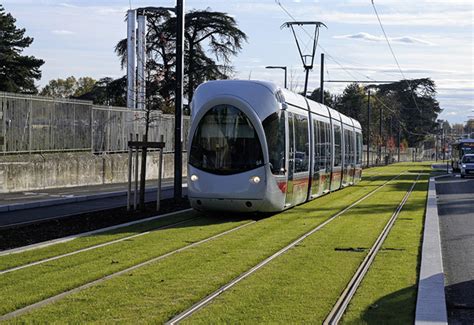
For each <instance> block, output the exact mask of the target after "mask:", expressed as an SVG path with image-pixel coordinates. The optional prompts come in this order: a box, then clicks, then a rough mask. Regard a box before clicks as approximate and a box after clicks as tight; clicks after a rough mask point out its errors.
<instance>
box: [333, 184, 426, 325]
mask: <svg viewBox="0 0 474 325" xmlns="http://www.w3.org/2000/svg"><path fill="white" fill-rule="evenodd" d="M427 190H428V177H427V176H424V177H423V179H422V180H420V182H419V184H417V185H416V187H415V191H414V193H413V194H412V195H411V196H410V198H409V199H408V202H407V206H408V209H404V210H402V212H401V213H400V215H399V217H398V219H397V221H396V222H395V224H394V226H393V228H392V231H391V232H390V234H389V235H388V237H387V239H386V241H385V243H384V244H383V246H382V249H381V251H380V252H379V253H378V254H377V256H376V257H375V260H374V263H373V264H372V266H371V268H370V270H369V272H368V273H367V275H366V277H365V278H364V280H363V281H362V283H361V286H360V287H359V289H358V290H357V292H356V295H355V296H354V298H353V299H352V301H351V303H350V304H349V308H348V309H347V311H346V313H345V315H344V317H343V319H342V323H344V324H380V323H384V324H401V323H402V324H413V323H414V316H415V306H416V292H417V287H416V285H417V279H418V272H419V267H418V265H419V258H420V248H421V242H422V231H423V220H424V214H425V206H426V192H427Z"/></svg>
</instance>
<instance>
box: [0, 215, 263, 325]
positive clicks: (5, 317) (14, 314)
mask: <svg viewBox="0 0 474 325" xmlns="http://www.w3.org/2000/svg"><path fill="white" fill-rule="evenodd" d="M256 222H257V221H255V220H253V221H250V222H247V223H245V224H243V225H240V226H237V227H235V228H232V229H229V230H226V231H224V232H221V233H219V234H216V235H213V236H211V237H208V238H205V239H202V240H200V241H197V242H195V243H192V244H189V245H186V246H184V247H181V248H178V249H176V250H173V251H171V252H168V253H166V254H163V255H160V256H157V257H155V258H152V259H150V260H148V261H145V262H142V263H139V264H136V265H134V266H131V267H128V268H126V269H124V270H121V271H118V272H115V273H112V274H109V275H107V276H104V277H102V278H100V279H97V280H94V281H91V282H88V283H86V284H83V285H81V286H79V287H76V288H74V289H71V290H68V291H64V292H62V293H60V294H57V295H55V296H52V297H49V298H46V299H44V300H41V301H38V302H36V303H33V304H31V305H28V306H25V307H23V308H20V309H17V310H15V311H12V312H9V313H7V314H4V315H1V316H0V322H2V321H7V320H10V319H12V318H14V317H18V316H21V315H23V314H25V313H27V312H30V311H32V310H34V309H37V308H40V307H43V306H45V305H48V304H51V303H53V302H55V301H58V300H60V299H62V298H64V297H66V296H69V295H71V294H74V293H77V292H80V291H82V290H84V289H87V288H90V287H92V286H95V285H97V284H99V283H102V282H104V281H106V280H110V279H112V278H115V277H117V276H120V275H122V274H125V273H128V272H130V271H133V270H136V269H138V268H141V267H144V266H147V265H149V264H152V263H155V262H158V261H160V260H163V259H165V258H167V257H170V256H172V255H174V254H177V253H180V252H183V251H185V250H187V249H189V248H193V247H196V246H198V245H201V244H204V243H207V242H209V241H211V240H214V239H217V238H219V237H222V236H224V235H227V234H229V233H232V232H234V231H237V230H240V229H242V228H244V227H247V226H250V225H252V224H254V223H256Z"/></svg>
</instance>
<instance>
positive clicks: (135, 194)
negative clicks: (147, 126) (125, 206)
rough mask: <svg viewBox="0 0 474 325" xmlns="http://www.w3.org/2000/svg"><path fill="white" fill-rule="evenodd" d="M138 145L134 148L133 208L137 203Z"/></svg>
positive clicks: (135, 207)
mask: <svg viewBox="0 0 474 325" xmlns="http://www.w3.org/2000/svg"><path fill="white" fill-rule="evenodd" d="M135 137H136V140H137V142H138V141H139V138H138V133H137V134H136V135H135ZM139 151H140V150H138V147H136V148H135V191H134V192H133V209H134V210H136V209H137V203H138V152H139Z"/></svg>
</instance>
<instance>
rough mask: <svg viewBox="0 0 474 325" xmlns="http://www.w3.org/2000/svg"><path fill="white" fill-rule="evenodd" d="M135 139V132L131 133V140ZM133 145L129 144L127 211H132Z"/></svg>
mask: <svg viewBox="0 0 474 325" xmlns="http://www.w3.org/2000/svg"><path fill="white" fill-rule="evenodd" d="M132 140H133V134H132V133H130V141H132ZM132 163H133V160H132V146H128V189H127V211H130V205H131V202H130V201H131V198H132Z"/></svg>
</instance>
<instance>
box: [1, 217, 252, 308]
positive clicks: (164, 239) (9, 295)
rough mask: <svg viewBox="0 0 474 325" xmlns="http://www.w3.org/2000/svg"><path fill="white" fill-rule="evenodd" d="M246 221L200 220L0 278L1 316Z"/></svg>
mask: <svg viewBox="0 0 474 325" xmlns="http://www.w3.org/2000/svg"><path fill="white" fill-rule="evenodd" d="M245 222H248V220H246V221H238V222H233V221H232V222H229V221H226V220H222V222H216V220H215V219H214V218H204V217H203V218H199V219H197V220H193V221H189V222H188V223H184V224H182V225H180V226H179V227H178V228H169V229H163V230H159V231H156V232H151V233H149V234H146V235H143V236H141V237H137V238H134V239H130V240H126V241H123V242H120V243H117V244H114V245H110V246H106V247H101V248H98V249H95V250H93V251H88V252H84V253H81V254H77V255H73V256H68V257H65V258H62V259H60V260H55V261H51V262H46V263H44V264H40V265H36V266H32V267H29V268H27V269H23V270H18V271H15V272H12V273H7V274H4V275H2V276H0V288H1V290H0V301H2V304H1V306H0V313H1V314H5V313H8V312H10V311H13V310H16V309H18V308H21V307H24V306H26V305H29V304H32V303H35V302H37V301H40V300H42V299H45V298H48V297H50V296H53V295H56V294H59V293H61V292H63V291H67V290H70V289H73V288H75V287H78V286H80V285H82V284H85V283H87V282H91V281H93V280H96V279H98V278H101V277H103V276H105V275H108V274H111V273H114V272H117V271H120V270H123V269H126V268H127V267H130V266H133V265H135V264H139V263H141V262H144V261H146V260H150V259H152V258H154V257H156V256H160V255H163V254H165V253H167V252H169V251H172V250H175V249H177V248H180V247H183V246H186V245H188V244H190V243H192V242H196V241H199V240H201V239H203V238H207V237H210V236H212V235H215V234H217V233H220V232H223V231H225V230H228V229H231V228H234V227H237V226H238V225H240V224H243V223H245Z"/></svg>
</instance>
